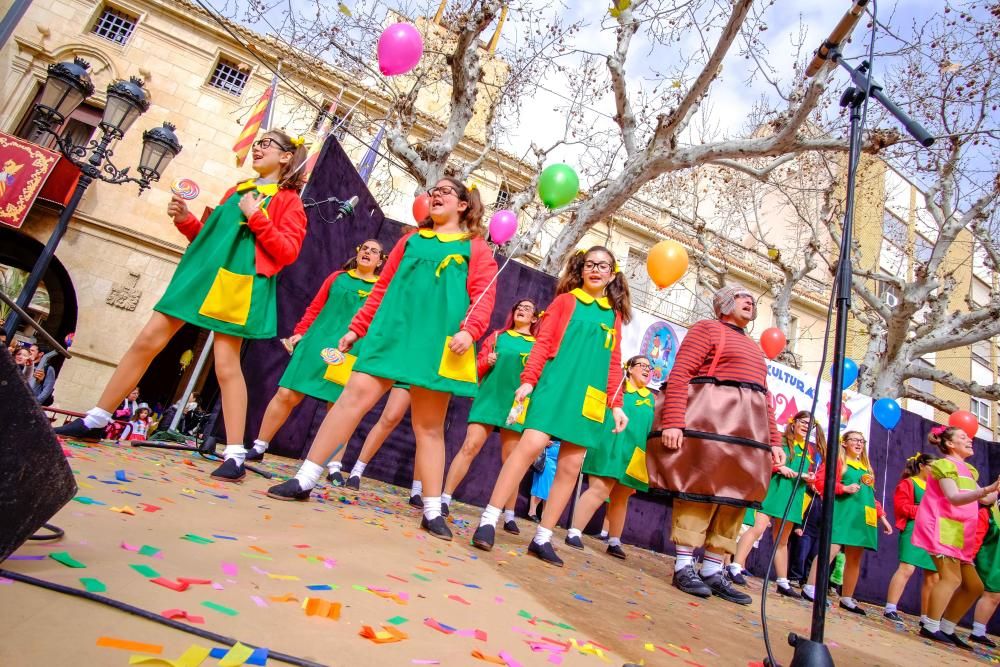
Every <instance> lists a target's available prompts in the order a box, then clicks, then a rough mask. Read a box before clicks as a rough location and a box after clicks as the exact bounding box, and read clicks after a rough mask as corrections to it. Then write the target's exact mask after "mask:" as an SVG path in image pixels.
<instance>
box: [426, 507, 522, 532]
mask: <svg viewBox="0 0 1000 667" xmlns="http://www.w3.org/2000/svg"><path fill="white" fill-rule="evenodd" d="M421 506H422V505H421ZM441 516H451V510H450V509H448V503H441ZM514 534H515V535H516V534H517V533H514Z"/></svg>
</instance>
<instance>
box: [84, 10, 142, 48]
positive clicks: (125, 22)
mask: <svg viewBox="0 0 1000 667" xmlns="http://www.w3.org/2000/svg"><path fill="white" fill-rule="evenodd" d="M138 22H139V17H137V16H132V15H131V14H127V13H125V12H123V11H122V10H120V9H114V8H113V7H105V8H104V11H102V12H101V15H100V16H99V17H98V18H97V21H96V22H95V23H94V27H93V28H92V29H91V31H90V32H92V33H94V34H95V35H97V36H98V37H103V38H104V39H106V40H108V41H109V42H114V43H115V44H125V42H127V41H128V38H129V37H131V36H132V31H133V30H135V24H136V23H138Z"/></svg>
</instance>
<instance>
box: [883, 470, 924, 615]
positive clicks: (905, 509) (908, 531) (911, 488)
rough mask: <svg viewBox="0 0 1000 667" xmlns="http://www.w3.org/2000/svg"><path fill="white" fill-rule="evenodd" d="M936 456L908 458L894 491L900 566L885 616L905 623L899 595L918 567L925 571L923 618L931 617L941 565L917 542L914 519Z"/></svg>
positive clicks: (890, 581) (921, 606)
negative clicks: (931, 603) (938, 571)
mask: <svg viewBox="0 0 1000 667" xmlns="http://www.w3.org/2000/svg"><path fill="white" fill-rule="evenodd" d="M933 462H934V457H933V456H932V455H930V454H914V455H913V456H911V457H910V458H908V459H906V465H905V466H903V474H902V476H901V477H900V480H899V484H897V485H896V491H895V492H894V493H893V494H892V513H893V515H894V516H895V517H896V528H897V529H898V530H899V567H897V568H896V571H895V573H893V575H892V579H890V580H889V590H888V591H887V592H886V594H885V611H884V612H883V613H882V615H883V616H885V617H886V618H888V619H889V620H890V621H895V622H896V623H902V622H903V618H902V616H900V615H899V613H898V612H897V611H896V605H897V604H899V598H901V597H902V596H903V591H904V590H905V589H906V584H907V582H909V581H910V577H912V576H913V573H914V572H916V570H917V568H920V570H921V571H922V572H923V582H922V583H921V586H920V622H921V623H923V622H924V621H926V620H927V604H928V602H929V600H930V594H931V590H932V589H933V588H934V584H935V583H937V567H936V566H935V565H934V561H933V560H931V555H930V554H929V553H927V551H926V550H924V549H921V548H920V547H918V546H915V545H914V544H913V520H914V519H915V518H916V516H917V509H918V508H919V507H920V503H921V501H922V500H923V497H924V492H925V491H926V490H927V477H928V475H930V472H931V467H930V466H931V463H933Z"/></svg>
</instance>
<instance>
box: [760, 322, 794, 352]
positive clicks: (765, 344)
mask: <svg viewBox="0 0 1000 667" xmlns="http://www.w3.org/2000/svg"><path fill="white" fill-rule="evenodd" d="M786 342H787V340H786V339H785V334H784V332H783V331H782V330H781V329H779V328H778V327H771V328H770V329H764V331H762V332H761V334H760V347H761V349H763V350H764V354H766V355H767V358H768V359H774V358H775V357H777V356H778V355H779V354H781V351H782V350H784V349H785V343H786Z"/></svg>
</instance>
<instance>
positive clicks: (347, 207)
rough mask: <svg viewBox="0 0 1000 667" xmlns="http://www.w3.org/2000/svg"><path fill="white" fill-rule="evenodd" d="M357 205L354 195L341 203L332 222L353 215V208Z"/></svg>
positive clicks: (356, 197)
mask: <svg viewBox="0 0 1000 667" xmlns="http://www.w3.org/2000/svg"><path fill="white" fill-rule="evenodd" d="M357 205H358V196H357V195H354V196H353V197H351V198H350V199H348V200H347V201H345V202H341V204H340V209H339V210H338V211H337V217H336V218H334V221H337V220H341V219H342V218H344V217H346V216H348V215H351V214H352V213H354V207H355V206H357Z"/></svg>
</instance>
